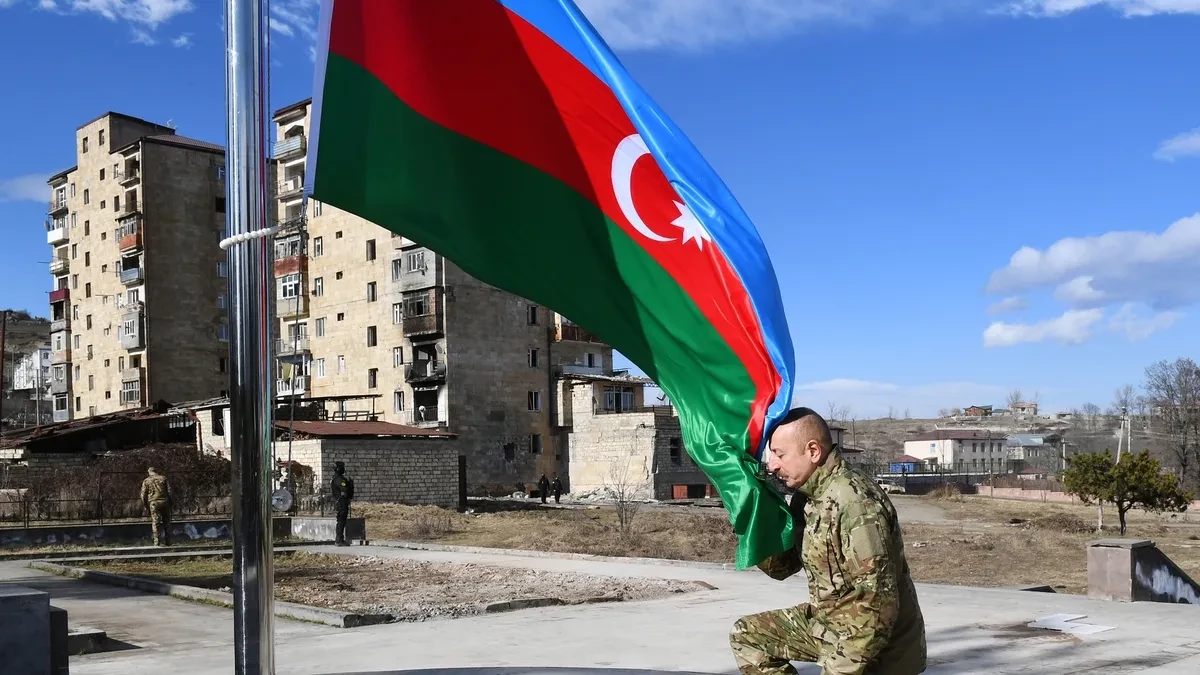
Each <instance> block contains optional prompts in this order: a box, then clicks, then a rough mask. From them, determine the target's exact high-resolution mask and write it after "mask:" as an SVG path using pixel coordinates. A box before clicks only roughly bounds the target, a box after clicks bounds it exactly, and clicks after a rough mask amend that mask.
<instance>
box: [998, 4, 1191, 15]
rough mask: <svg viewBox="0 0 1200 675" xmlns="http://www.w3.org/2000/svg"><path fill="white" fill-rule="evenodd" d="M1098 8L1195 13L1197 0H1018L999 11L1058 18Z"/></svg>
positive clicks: (1141, 12) (1122, 11)
mask: <svg viewBox="0 0 1200 675" xmlns="http://www.w3.org/2000/svg"><path fill="white" fill-rule="evenodd" d="M1097 7H1104V8H1107V9H1109V10H1112V11H1114V12H1117V13H1119V14H1121V15H1122V16H1125V17H1135V16H1153V15H1155V14H1198V13H1200V0H1019V1H1018V2H1010V3H1007V4H1004V5H1001V6H1000V8H999V11H1000V12H1002V13H1006V14H1012V15H1014V16H1037V17H1059V16H1066V15H1067V14H1073V13H1075V12H1078V11H1081V10H1085V9H1092V8H1097Z"/></svg>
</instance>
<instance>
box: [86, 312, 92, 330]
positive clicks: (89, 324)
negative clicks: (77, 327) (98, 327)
mask: <svg viewBox="0 0 1200 675" xmlns="http://www.w3.org/2000/svg"><path fill="white" fill-rule="evenodd" d="M86 318H87V329H88V330H91V329H92V315H91V314H88V315H87V317H86Z"/></svg>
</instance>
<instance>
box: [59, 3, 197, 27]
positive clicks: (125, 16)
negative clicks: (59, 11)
mask: <svg viewBox="0 0 1200 675" xmlns="http://www.w3.org/2000/svg"><path fill="white" fill-rule="evenodd" d="M67 6H68V7H69V8H70V10H71V11H73V12H91V13H94V14H99V15H100V16H102V17H104V18H106V19H108V20H109V21H128V22H130V23H134V24H138V25H142V26H145V27H146V28H148V29H150V30H154V29H156V28H158V26H159V25H160V24H163V23H165V22H167V21H170V20H171V19H173V18H175V17H176V16H178V15H180V14H186V13H188V12H190V11H192V10H193V9H195V5H193V4H192V0H70V2H69V3H68V4H67Z"/></svg>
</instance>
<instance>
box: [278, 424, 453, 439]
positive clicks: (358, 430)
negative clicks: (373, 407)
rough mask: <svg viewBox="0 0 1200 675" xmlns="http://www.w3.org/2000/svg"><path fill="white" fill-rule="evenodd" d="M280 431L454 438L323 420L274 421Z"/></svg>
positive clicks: (335, 435) (443, 433)
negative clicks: (293, 430)
mask: <svg viewBox="0 0 1200 675" xmlns="http://www.w3.org/2000/svg"><path fill="white" fill-rule="evenodd" d="M275 428H276V429H279V430H281V431H286V430H288V429H295V432H296V433H297V434H298V435H303V436H312V437H315V438H339V437H342V438H344V437H363V436H373V437H376V438H455V437H456V435H455V434H452V433H449V432H446V431H438V430H436V429H422V428H420V427H410V426H406V425H403V424H392V423H391V422H356V421H345V422H329V421H325V420H319V421H318V420H296V421H294V422H293V421H288V420H276V421H275Z"/></svg>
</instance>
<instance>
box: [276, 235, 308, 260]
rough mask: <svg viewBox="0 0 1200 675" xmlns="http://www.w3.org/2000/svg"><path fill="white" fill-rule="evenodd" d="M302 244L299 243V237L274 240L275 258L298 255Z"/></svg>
mask: <svg viewBox="0 0 1200 675" xmlns="http://www.w3.org/2000/svg"><path fill="white" fill-rule="evenodd" d="M301 252H302V246H301V245H300V237H298V236H296V237H288V238H287V239H280V240H278V241H276V242H275V259H276V260H282V259H284V258H292V257H295V256H298V255H300V253H301Z"/></svg>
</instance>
